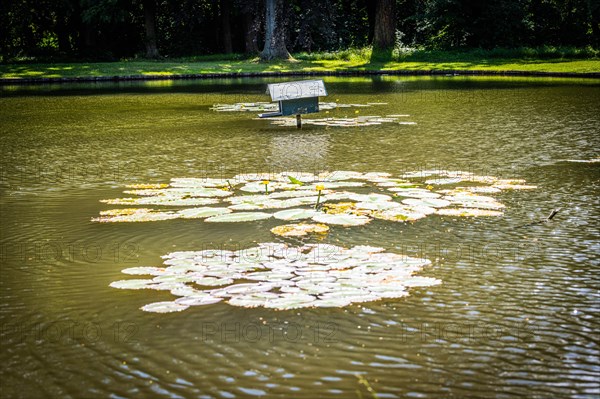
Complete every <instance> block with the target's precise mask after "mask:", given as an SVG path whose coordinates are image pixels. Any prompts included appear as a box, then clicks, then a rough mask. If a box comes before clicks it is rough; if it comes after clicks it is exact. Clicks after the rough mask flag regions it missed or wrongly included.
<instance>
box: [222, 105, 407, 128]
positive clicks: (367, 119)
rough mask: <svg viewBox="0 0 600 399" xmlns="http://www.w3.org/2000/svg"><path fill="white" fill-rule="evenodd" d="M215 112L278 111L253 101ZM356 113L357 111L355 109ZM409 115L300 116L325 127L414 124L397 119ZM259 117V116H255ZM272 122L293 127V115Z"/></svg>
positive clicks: (329, 107)
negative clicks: (314, 117) (311, 117)
mask: <svg viewBox="0 0 600 399" xmlns="http://www.w3.org/2000/svg"><path fill="white" fill-rule="evenodd" d="M386 104H387V103H366V104H341V103H338V102H320V103H319V110H320V111H325V112H329V110H332V109H337V108H351V107H358V108H365V107H372V106H375V105H386ZM210 109H211V110H213V111H217V112H265V111H272V112H274V111H278V110H279V105H278V104H277V103H268V102H255V103H235V104H215V105H213V106H212V107H211V108H210ZM355 112H356V113H358V112H359V111H355ZM407 116H409V115H386V116H385V117H382V116H378V115H366V116H359V117H356V118H317V119H310V118H302V124H303V125H315V126H327V127H360V126H371V125H381V124H382V123H397V124H401V125H415V124H416V123H415V122H408V121H398V118H401V117H407ZM256 119H260V118H256ZM269 120H270V121H271V123H272V124H274V125H278V126H286V127H295V126H296V118H295V117H274V118H269Z"/></svg>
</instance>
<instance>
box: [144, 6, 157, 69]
mask: <svg viewBox="0 0 600 399" xmlns="http://www.w3.org/2000/svg"><path fill="white" fill-rule="evenodd" d="M142 7H143V9H144V28H145V30H146V38H145V43H146V58H158V56H159V55H158V46H157V45H156V0H143V2H142Z"/></svg>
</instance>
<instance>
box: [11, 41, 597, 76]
mask: <svg viewBox="0 0 600 399" xmlns="http://www.w3.org/2000/svg"><path fill="white" fill-rule="evenodd" d="M373 70H382V71H415V72H416V71H418V72H424V71H431V70H448V71H451V70H462V71H490V72H492V71H524V72H553V73H590V72H600V58H599V52H598V51H596V50H593V49H560V48H559V49H557V48H543V49H517V50H514V49H510V50H507V49H496V50H487V51H485V50H470V51H462V52H461V51H446V52H444V51H423V50H419V51H412V50H404V51H401V52H400V51H397V50H396V51H394V52H392V53H389V54H384V53H375V54H374V53H373V52H372V51H371V50H370V49H353V50H344V51H340V52H328V53H312V54H306V53H299V54H294V60H293V61H279V62H271V63H262V62H260V61H259V59H258V58H256V57H254V58H246V57H244V56H241V55H213V56H200V57H186V58H178V59H162V60H158V61H151V60H122V61H118V62H74V63H32V62H16V63H9V64H0V78H4V79H19V78H21V79H23V78H25V79H31V78H76V77H96V76H131V75H142V76H143V75H166V76H169V75H188V74H194V75H195V74H207V73H242V72H250V73H260V72H341V71H356V72H358V71H373Z"/></svg>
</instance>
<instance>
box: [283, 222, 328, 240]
mask: <svg viewBox="0 0 600 399" xmlns="http://www.w3.org/2000/svg"><path fill="white" fill-rule="evenodd" d="M328 231H329V227H328V226H327V225H324V224H304V223H298V224H286V225H283V226H277V227H273V228H272V229H271V233H273V234H275V235H278V236H282V237H301V236H305V235H308V234H310V233H317V234H325V233H327V232H328Z"/></svg>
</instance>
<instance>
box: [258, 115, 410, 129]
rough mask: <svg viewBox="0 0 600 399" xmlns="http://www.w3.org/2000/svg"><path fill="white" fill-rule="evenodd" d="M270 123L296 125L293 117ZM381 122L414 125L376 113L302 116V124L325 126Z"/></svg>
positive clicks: (366, 124)
mask: <svg viewBox="0 0 600 399" xmlns="http://www.w3.org/2000/svg"><path fill="white" fill-rule="evenodd" d="M269 119H270V121H271V124H273V125H278V126H285V127H296V118H295V117H293V118H292V117H273V118H269ZM383 123H396V124H399V125H416V123H415V122H407V121H398V118H395V117H381V116H378V115H367V116H358V117H356V118H317V119H310V118H302V125H314V126H326V127H363V126H373V125H381V124H383Z"/></svg>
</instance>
